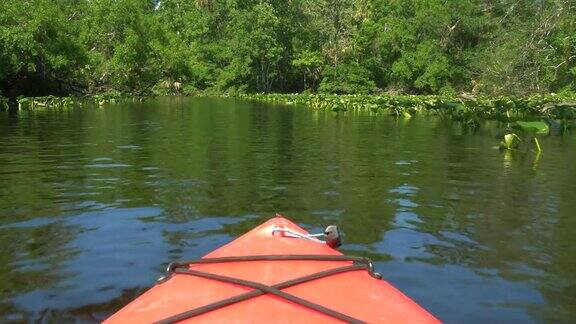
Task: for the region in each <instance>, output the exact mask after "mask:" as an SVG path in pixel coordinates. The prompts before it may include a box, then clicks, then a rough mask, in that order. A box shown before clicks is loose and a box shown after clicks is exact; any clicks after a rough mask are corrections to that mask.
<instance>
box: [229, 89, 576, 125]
mask: <svg viewBox="0 0 576 324" xmlns="http://www.w3.org/2000/svg"><path fill="white" fill-rule="evenodd" d="M240 97H242V98H245V99H250V100H258V101H265V102H276V103H283V104H301V105H305V106H308V107H310V108H313V109H326V110H334V111H346V110H356V111H368V112H372V113H378V114H380V113H384V114H392V115H396V116H406V115H407V114H410V115H415V114H419V113H429V114H434V115H438V116H440V117H442V118H449V119H451V120H457V121H462V122H465V123H467V124H469V125H471V126H472V125H474V124H476V123H478V121H479V120H480V119H495V120H500V121H505V122H515V121H520V122H519V123H517V125H524V126H526V128H527V129H532V128H534V129H536V130H538V131H540V132H541V131H543V129H544V128H546V130H547V129H548V124H547V123H546V122H541V121H539V122H522V120H525V119H527V118H534V117H543V118H547V119H550V120H561V119H563V118H565V117H566V116H568V115H570V116H574V117H573V119H576V95H565V96H559V95H548V96H542V95H535V96H530V97H523V98H516V97H469V98H463V97H446V96H436V95H389V94H384V95H332V94H254V95H242V96H240ZM557 105H563V106H562V107H563V109H566V110H567V109H570V111H572V114H568V113H566V112H565V110H558V109H547V107H551V106H557ZM567 107H571V108H567ZM544 125H545V126H544Z"/></svg>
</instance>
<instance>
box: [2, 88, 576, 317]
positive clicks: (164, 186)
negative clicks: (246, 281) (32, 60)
mask: <svg viewBox="0 0 576 324" xmlns="http://www.w3.org/2000/svg"><path fill="white" fill-rule="evenodd" d="M501 132H502V129H501V128H500V127H499V126H498V124H496V123H492V122H486V123H485V124H484V125H482V127H480V128H475V129H466V128H463V127H461V126H460V125H459V124H452V123H447V122H446V121H442V120H437V119H433V118H423V117H418V118H411V119H396V118H389V117H385V116H378V117H375V116H369V115H363V114H352V113H348V115H346V114H334V113H331V112H319V111H311V110H309V109H306V108H303V107H284V106H270V105H265V104H254V103H247V102H241V101H235V100H232V99H229V100H222V99H219V100H216V99H188V98H164V99H162V98H161V99H158V100H153V101H148V102H145V103H138V104H122V105H120V104H119V105H109V106H104V107H101V108H97V107H92V108H90V107H88V108H86V107H85V108H82V109H71V110H63V111H59V110H38V111H19V112H0V245H1V246H3V248H2V249H1V250H0V261H1V262H0V282H2V285H1V286H0V317H2V318H6V319H7V320H8V321H14V322H20V321H42V322H62V321H64V322H71V321H77V322H90V321H100V320H102V319H103V318H105V317H107V316H108V315H109V314H111V313H113V312H114V311H115V310H117V309H118V308H119V307H121V306H122V305H124V304H126V303H127V301H129V300H131V299H133V298H134V297H135V296H137V295H138V294H139V293H141V292H142V291H144V290H145V289H146V287H149V286H151V285H152V284H153V283H154V281H155V279H156V278H157V277H158V276H159V275H160V274H161V272H162V269H163V268H164V266H165V265H166V264H167V262H169V261H171V260H177V259H188V258H197V257H199V256H201V255H203V254H205V253H207V252H209V251H211V250H213V249H214V248H216V247H218V246H220V245H222V244H224V243H226V242H229V241H230V240H232V239H233V238H234V237H237V236H239V235H241V234H242V233H244V232H246V231H247V230H249V229H251V228H252V227H254V226H255V225H257V224H259V223H260V222H262V221H264V220H265V219H267V218H268V217H269V216H271V215H273V214H274V213H276V212H282V213H284V214H286V215H287V216H289V217H290V218H292V219H293V220H295V221H296V222H298V223H299V224H301V225H303V226H304V227H306V228H308V229H310V230H311V231H320V230H322V229H323V228H324V227H325V226H326V225H327V224H330V223H336V224H338V225H340V226H341V227H342V229H343V231H344V233H345V234H346V237H345V242H346V244H345V245H344V246H343V247H342V250H343V251H344V252H346V253H349V254H357V255H364V256H369V257H371V258H373V259H374V260H375V261H376V266H377V270H378V271H380V272H382V273H383V274H384V275H385V278H386V279H387V280H389V281H390V282H392V283H393V284H394V285H396V286H397V287H399V288H400V289H401V290H403V291H404V292H405V293H406V294H408V295H409V296H410V297H412V298H414V299H415V300H416V301H417V302H419V303H420V304H422V305H423V306H424V307H426V308H427V309H429V310H430V311H431V312H433V313H434V314H435V315H437V316H438V317H439V318H441V319H443V320H445V321H447V322H486V321H491V322H492V321H498V322H517V321H522V322H539V321H558V322H568V321H570V319H573V318H575V317H576V306H575V305H576V288H575V287H576V275H575V273H576V259H575V258H574V255H576V243H575V242H574V240H573V237H574V236H575V235H576V220H575V219H574V217H573V216H572V212H571V211H572V210H574V209H575V208H576V199H575V198H576V196H575V194H574V192H576V190H575V189H576V188H575V186H576V184H575V183H574V182H572V181H570V179H575V177H576V168H570V167H567V166H568V165H571V163H572V162H573V161H574V160H575V158H576V147H575V146H576V144H575V143H576V141H574V137H575V135H574V134H572V133H566V134H564V135H563V136H551V137H547V138H544V139H543V140H542V145H543V147H544V148H545V149H544V154H543V155H542V157H541V158H539V160H538V161H537V164H536V165H535V163H534V162H535V158H534V156H533V155H532V154H531V153H530V152H526V153H519V152H514V153H513V154H507V153H503V152H500V151H498V150H497V149H495V148H494V146H496V145H497V143H498V141H497V138H498V136H499V135H501Z"/></svg>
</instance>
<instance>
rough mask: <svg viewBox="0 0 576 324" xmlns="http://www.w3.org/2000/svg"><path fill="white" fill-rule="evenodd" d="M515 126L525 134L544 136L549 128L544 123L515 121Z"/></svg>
mask: <svg viewBox="0 0 576 324" xmlns="http://www.w3.org/2000/svg"><path fill="white" fill-rule="evenodd" d="M516 126H517V127H518V128H520V129H521V130H523V131H525V132H529V133H535V134H538V135H546V134H548V133H549V132H550V126H549V125H548V123H546V122H544V121H532V122H526V121H517V122H516Z"/></svg>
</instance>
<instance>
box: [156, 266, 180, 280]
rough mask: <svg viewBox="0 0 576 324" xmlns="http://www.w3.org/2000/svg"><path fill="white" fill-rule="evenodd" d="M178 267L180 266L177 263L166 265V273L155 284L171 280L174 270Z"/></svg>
mask: <svg viewBox="0 0 576 324" xmlns="http://www.w3.org/2000/svg"><path fill="white" fill-rule="evenodd" d="M179 266H181V264H179V263H178V262H170V263H168V266H166V273H165V274H164V275H163V276H162V277H160V278H158V280H156V282H157V283H163V282H166V281H168V279H170V278H172V275H173V274H174V272H175V270H176V268H178V267H179Z"/></svg>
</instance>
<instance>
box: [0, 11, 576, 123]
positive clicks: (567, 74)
mask: <svg viewBox="0 0 576 324" xmlns="http://www.w3.org/2000/svg"><path fill="white" fill-rule="evenodd" d="M575 16H576V5H574V4H573V2H570V1H556V0H543V1H537V2H534V1H531V0H520V1H514V2H510V1H500V2H494V3H492V2H485V1H471V0H298V1H280V0H265V1H254V0H242V1H215V0H210V1H184V0H162V1H141V0H90V1H88V0H61V1H50V0H30V1H3V2H1V3H0V27H1V28H0V91H1V92H2V93H3V95H4V96H7V97H11V98H14V97H17V96H18V95H28V96H40V95H49V94H51V95H78V94H88V95H93V94H101V93H108V92H122V93H131V94H135V95H137V96H140V95H146V94H150V93H154V94H197V93H198V92H201V91H207V92H209V93H215V92H219V93H244V92H300V91H307V92H316V91H320V92H324V93H338V94H344V93H348V94H351V93H355V94H367V93H373V92H383V91H387V92H390V93H409V94H439V95H441V96H442V97H447V98H450V97H454V96H456V95H457V94H460V93H462V92H464V93H468V94H471V95H472V96H478V95H518V96H521V97H523V98H526V97H528V96H530V95H532V94H535V93H550V92H554V93H563V94H569V93H574V92H575V91H576V81H575V80H576V55H575V48H576V36H574V30H576V19H574V17H575ZM176 85H177V86H176ZM515 104H516V103H515V102H513V103H512V104H508V103H506V104H505V105H504V106H506V107H507V108H495V109H496V110H497V112H495V114H497V113H503V114H510V113H512V114H513V113H514V111H515V109H516V108H515V107H516V106H515ZM555 104H556V106H554V107H547V108H546V109H548V110H558V111H559V113H553V114H555V115H560V114H566V116H565V117H562V118H565V119H571V118H573V116H572V115H571V114H572V113H573V107H565V106H562V103H561V102H555ZM480 105H481V103H480ZM465 106H466V107H470V106H473V105H468V104H466V105H465ZM560 111H561V113H560ZM461 113H464V112H463V111H461Z"/></svg>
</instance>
